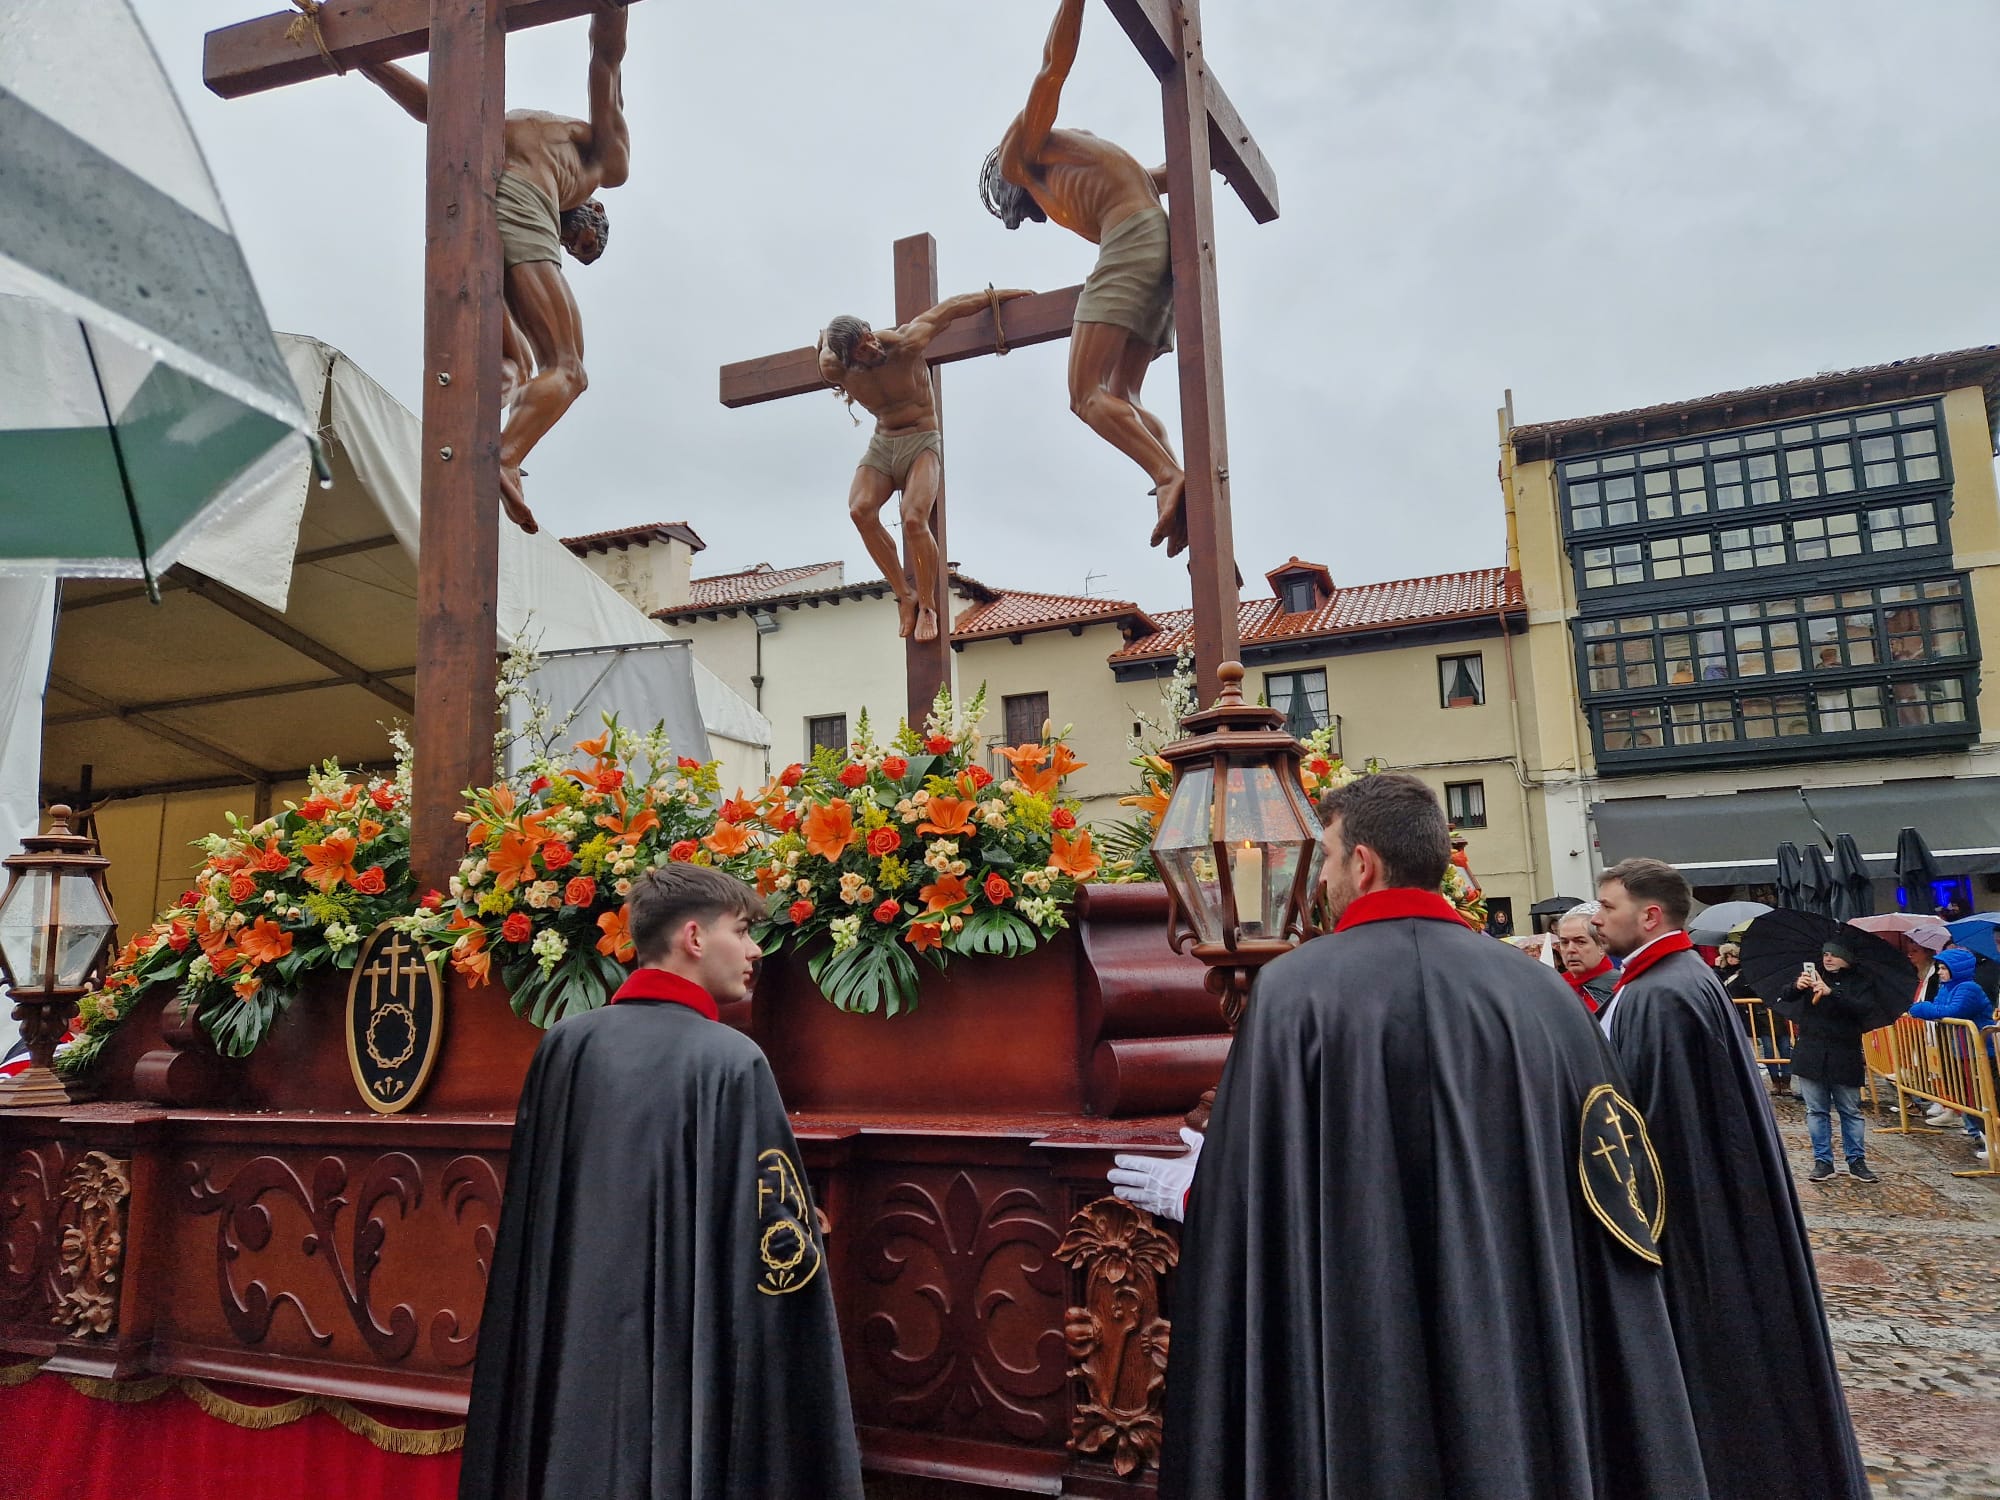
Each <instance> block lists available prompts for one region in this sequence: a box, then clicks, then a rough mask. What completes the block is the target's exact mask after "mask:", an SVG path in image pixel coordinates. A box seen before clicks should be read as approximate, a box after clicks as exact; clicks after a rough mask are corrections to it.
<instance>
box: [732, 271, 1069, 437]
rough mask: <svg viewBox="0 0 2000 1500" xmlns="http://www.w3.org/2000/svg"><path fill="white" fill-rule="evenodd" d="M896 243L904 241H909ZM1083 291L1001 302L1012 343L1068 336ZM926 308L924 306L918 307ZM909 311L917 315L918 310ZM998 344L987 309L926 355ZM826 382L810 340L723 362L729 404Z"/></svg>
mask: <svg viewBox="0 0 2000 1500" xmlns="http://www.w3.org/2000/svg"><path fill="white" fill-rule="evenodd" d="M896 243H897V244H899V245H900V244H902V243H904V241H901V240H898V241H897V242H896ZM1082 291H1083V288H1082V287H1081V286H1066V287H1063V288H1062V289H1061V290H1060V291H1054V292H1037V293H1036V294H1035V295H1034V296H1032V297H1020V298H1017V299H1016V300H1014V301H1012V302H1009V303H1007V304H1005V306H1003V307H1002V308H1001V314H1000V327H1001V331H1002V332H1003V333H1004V334H1005V335H1006V340H1007V347H1008V348H1009V349H1017V348H1022V347H1025V346H1026V345H1029V344H1046V343H1050V342H1053V341H1054V340H1056V339H1066V338H1068V337H1069V332H1070V328H1071V326H1072V325H1073V324H1074V323H1075V322H1076V299H1077V296H1078V294H1079V293H1081V292H1082ZM925 310H926V309H924V308H921V307H920V308H918V309H917V312H923V311H925ZM909 316H910V317H912V318H913V317H915V316H916V313H911V314H910V315H909ZM896 321H897V322H899V323H906V322H908V321H909V318H906V317H904V316H902V314H901V313H898V314H897V318H896ZM993 350H994V339H993V317H992V314H990V313H986V314H981V315H980V316H978V317H972V318H961V319H960V320H959V321H958V322H956V323H954V324H952V325H951V327H949V328H947V329H945V331H944V332H943V333H941V334H939V335H938V336H937V337H936V338H935V339H933V340H931V347H930V349H929V351H928V352H927V354H926V356H925V357H926V358H927V359H928V360H929V361H930V364H931V367H932V368H933V369H935V368H936V367H937V366H939V365H948V364H953V363H955V362H957V361H958V360H961V359H977V358H978V357H979V356H980V355H982V354H991V353H992V352H993ZM826 388H827V385H826V382H825V381H824V380H822V379H820V374H819V352H818V351H817V350H816V349H813V348H812V347H810V346H808V347H806V348H804V349H790V350H787V351H786V352H785V353H783V354H766V355H764V356H762V357H761V358H758V359H745V360H739V361H738V362H737V363H735V364H733V365H724V366H723V367H722V404H723V405H724V406H732V407H733V406H755V405H756V404H757V403H758V402H760V401H779V400H783V399H784V398H785V397H787V396H803V395H806V394H808V393H809V392H812V391H823V390H825V389H826Z"/></svg>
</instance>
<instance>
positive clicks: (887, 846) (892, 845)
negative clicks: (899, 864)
mask: <svg viewBox="0 0 2000 1500" xmlns="http://www.w3.org/2000/svg"><path fill="white" fill-rule="evenodd" d="M902 847H903V836H902V835H901V834H900V833H898V832H896V830H895V829H893V828H878V829H876V830H875V831H874V832H873V833H871V834H869V835H868V852H869V853H870V854H872V855H874V856H876V857H877V858H878V859H879V858H880V857H881V856H883V855H884V854H894V853H895V852H896V851H897V850H898V849H900V848H902Z"/></svg>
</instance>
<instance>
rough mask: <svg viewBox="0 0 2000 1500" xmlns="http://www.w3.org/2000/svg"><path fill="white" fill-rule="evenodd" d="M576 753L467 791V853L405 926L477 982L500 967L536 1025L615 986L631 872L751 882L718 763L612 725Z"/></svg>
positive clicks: (595, 1001)
mask: <svg viewBox="0 0 2000 1500" xmlns="http://www.w3.org/2000/svg"><path fill="white" fill-rule="evenodd" d="M576 750H577V751H578V752H579V753H580V754H581V755H582V756H583V757H585V758H587V759H588V761H589V765H588V766H585V767H578V766H576V765H573V764H571V763H570V761H571V757H569V756H567V755H564V756H561V757H556V756H553V755H551V754H549V753H548V752H547V751H546V750H544V751H542V752H541V753H538V754H535V755H533V756H531V757H530V758H529V759H528V761H527V762H526V764H525V765H524V766H523V767H522V770H521V772H520V774H519V777H518V783H516V782H496V783H495V784H494V785H492V786H487V787H479V788H475V789H474V790H472V791H469V792H467V793H466V794H465V802H466V805H465V807H464V809H463V810H461V811H460V812H459V813H458V815H457V816H458V820H459V821H460V822H461V823H463V824H465V825H466V830H465V840H466V854H465V858H464V860H463V861H462V862H461V863H460V865H459V868H458V873H457V874H456V875H454V876H452V877H451V889H450V891H449V893H448V894H439V893H435V892H433V893H432V894H431V895H430V896H428V897H426V899H425V902H424V904H423V905H422V906H421V907H419V908H418V909H417V911H416V913H415V914H414V915H413V916H411V917H409V918H408V919H407V920H406V921H405V922H404V924H403V926H404V929H405V930H406V931H408V932H409V933H411V935H413V936H414V937H416V938H417V939H418V940H419V941H420V942H422V943H423V944H424V945H425V946H426V947H427V948H429V949H430V950H431V951H432V952H433V953H442V952H444V951H447V950H448V951H449V953H450V956H451V963H452V967H453V968H455V969H457V970H458V971H459V972H460V973H461V974H464V975H466V976H467V977H468V978H469V979H470V980H471V981H472V983H473V984H475V985H483V984H486V983H488V982H490V981H491V979H492V977H493V970H494V966H495V965H496V964H498V966H499V970H500V977H501V978H502V980H504V981H505V983H506V986H507V989H508V994H509V998H510V999H511V1001H512V1003H513V1006H514V1009H515V1010H516V1011H517V1012H519V1013H520V1014H521V1015H523V1016H525V1017H527V1018H528V1019H529V1020H530V1021H533V1022H534V1023H535V1024H536V1025H537V1026H553V1025H554V1024H555V1023H556V1022H557V1021H560V1020H561V1019H562V1018H563V1017H564V1016H567V1015H571V1014H574V1013H576V1012H579V1011H585V1010H593V1009H595V1008H596V1007H597V1006H600V1005H602V1004H604V1002H605V1001H606V1000H608V999H610V998H611V995H612V992H613V991H615V990H616V989H617V988H618V986H619V985H620V984H621V983H623V982H624V979H625V973H626V966H627V965H628V964H630V962H631V960H632V956H633V954H632V939H631V936H630V934H629V933H628V932H627V931H626V923H625V913H624V902H625V893H626V891H628V890H630V889H631V885H632V882H633V880H634V879H636V878H637V877H638V876H640V875H642V874H644V873H645V872H646V871H647V870H650V869H651V868H653V866H654V865H657V864H664V863H666V862H668V861H670V860H697V859H698V860H699V861H700V862H701V863H704V864H711V863H713V864H720V865H724V866H725V867H728V868H732V869H733V870H735V872H736V873H738V874H743V875H747V869H746V868H745V866H744V865H743V862H742V860H741V858H740V856H741V855H742V854H743V853H744V852H745V850H746V849H747V847H748V843H749V840H748V837H747V836H746V835H744V834H743V833H742V831H741V829H740V827H739V826H738V825H736V824H734V823H732V822H731V819H730V813H731V811H732V809H733V808H734V807H735V806H736V804H735V803H733V802H732V803H725V804H724V805H723V809H722V813H721V816H720V817H718V815H717V813H716V810H715V807H716V802H717V800H718V796H719V792H720V780H719V773H718V772H717V769H716V766H715V763H714V762H712V761H711V762H707V763H704V762H701V761H697V760H692V759H689V758H688V757H686V756H677V755H675V754H674V752H673V748H672V746H671V745H670V744H669V743H668V740H667V734H666V730H665V728H664V726H662V725H658V724H656V725H654V726H653V728H652V729H651V730H650V731H648V732H647V733H645V734H638V733H635V732H633V731H632V730H629V729H625V728H622V727H621V726H620V725H619V723H618V720H617V719H616V717H615V716H613V717H607V718H606V719H605V721H604V731H603V733H601V734H599V735H597V736H595V737H593V738H591V739H586V740H580V741H578V742H577V744H576Z"/></svg>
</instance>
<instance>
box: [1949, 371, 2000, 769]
mask: <svg viewBox="0 0 2000 1500" xmlns="http://www.w3.org/2000/svg"><path fill="white" fill-rule="evenodd" d="M1944 425H1945V432H1946V435H1947V440H1948V441H1949V443H1950V445H1951V470H1952V486H1951V554H1952V561H1953V562H1955V563H1956V564H1957V565H1958V566H1959V567H1961V568H1964V569H1965V570H1967V572H1968V573H1970V574H1971V583H1970V587H1971V592H1972V618H1973V622H1974V624H1975V625H1976V626H1977V627H1978V631H1979V651H1980V663H1979V690H1980V691H1979V743H1980V745H1981V747H1982V748H1983V747H1986V746H1991V745H2000V484H1996V483H1995V480H1994V474H1993V436H1992V433H1991V431H1990V429H1989V428H1988V427H1987V423H1986V402H1985V398H1984V397H1983V396H1982V395H1981V393H1980V392H1979V391H1978V390H1977V389H1976V388H1974V387H1971V386H1967V387H1965V388H1963V389H1960V390H1956V391H1952V392H1949V393H1948V394H1947V395H1946V396H1945V398H1944Z"/></svg>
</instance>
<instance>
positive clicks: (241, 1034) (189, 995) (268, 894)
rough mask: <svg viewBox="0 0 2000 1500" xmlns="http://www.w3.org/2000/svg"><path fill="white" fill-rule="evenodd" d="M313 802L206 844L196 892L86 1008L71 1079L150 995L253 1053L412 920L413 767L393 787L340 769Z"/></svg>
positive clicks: (69, 1051) (119, 965) (226, 1046)
mask: <svg viewBox="0 0 2000 1500" xmlns="http://www.w3.org/2000/svg"><path fill="white" fill-rule="evenodd" d="M308 793H309V795H308V796H307V798H306V800H305V801H304V802H301V803H292V802H288V803H286V804H285V810H284V811H283V812H281V813H277V814H274V815H273V816H271V817H268V818H265V819H264V820H263V821H261V822H258V823H253V824H248V825H246V824H244V823H243V822H242V821H241V820H240V819H239V818H237V817H236V816H235V815H234V814H231V815H230V818H229V828H230V831H229V832H228V833H227V834H209V835H207V836H206V837H204V838H202V839H200V840H199V841H197V843H196V845H195V847H196V848H198V849H200V850H201V851H202V853H203V855H204V856H205V858H204V860H203V863H202V866H201V869H200V870H199V871H198V872H197V873H196V875H195V877H194V881H193V884H191V885H190V886H189V887H188V889H187V890H186V891H184V892H182V893H181V896H180V899H179V900H177V901H176V902H174V904H173V905H172V906H170V907H168V908H167V909H166V910H165V911H163V912H161V913H160V915H159V916H158V917H157V918H156V919H155V920H154V921H153V923H152V925H151V926H149V927H147V928H146V930H145V931H143V932H140V933H138V934H136V935H135V936H134V937H133V938H132V939H131V940H130V941H128V942H127V943H126V944H125V945H124V947H122V948H121V949H120V950H119V951H118V953H117V955H116V957H115V958H114V959H113V960H112V962H111V965H110V966H109V968H108V969H107V971H106V973H105V977H104V982H103V984H102V986H101V987H100V988H98V989H97V990H95V991H93V992H91V993H90V994H87V995H85V996H84V997H83V999H82V1000H81V1001H80V1002H79V1004H78V1006H77V1029H78V1039H77V1040H76V1041H75V1042H73V1043H72V1044H71V1045H70V1046H69V1047H67V1048H66V1049H65V1050H64V1052H63V1054H62V1056H61V1064H62V1067H63V1069H64V1071H66V1072H72V1073H74V1072H79V1071H81V1070H82V1069H84V1068H86V1067H88V1066H89V1065H90V1063H91V1062H92V1061H93V1060H94V1059H95V1058H96V1056H97V1054H98V1052H99V1051H101V1050H102V1048H103V1046H104V1043H105V1041H106V1040H107V1039H108V1038H109V1036H110V1034H111V1033H112V1032H113V1031H114V1030H116V1029H117V1027H118V1025H119V1023H120V1022H121V1021H123V1020H124V1019H125V1017H126V1016H127V1015H128V1014H129V1013H130V1011H131V1009H132V1007H133V1005H134V1004H135V1003H136V1002H137V1000H138V999H139V997H140V996H141V995H143V994H144V993H145V992H146V991H148V990H149V989H152V988H153V987H154V986H156V985H162V984H172V985H174V986H175V987H176V989H177V991H178V993H179V996H180V1002H181V1004H182V1005H183V1006H185V1007H189V1008H192V1009H193V1010H194V1012H195V1018H196V1020H197V1021H198V1023H199V1024H200V1025H201V1028H202V1029H203V1030H204V1031H206V1032H207V1033H208V1035H209V1037H210V1039H211V1040H213V1041H214V1043H215V1046H216V1050H217V1051H219V1052H221V1053H223V1054H224V1055H225V1056H229V1057H243V1056H245V1055H247V1054H248V1053H249V1052H250V1051H251V1050H252V1049H254V1048H255V1047H256V1046H257V1044H258V1043H259V1042H261V1041H262V1040H263V1039H264V1035H265V1033H266V1032H268V1031H269V1030H270V1029H271V1024H272V1022H274V1021H275V1020H276V1019H277V1018H278V1016H279V1014H280V1013H281V1012H283V1011H284V1010H285V1008H286V1007H287V1006H289V1005H290V1004H291V1003H292V1001H293V1000H294V999H295V998H297V996H298V993H299V990H300V988H301V987H302V986H303V984H304V982H305V980H306V979H307V977H308V976H310V975H312V974H314V973H317V972H319V971H320V970H323V969H347V968H352V967H353V965H354V960H355V957H356V955H357V954H358V953H359V952H360V947H361V940H362V939H363V938H365V937H366V936H367V935H368V934H369V933H370V932H372V931H374V929H375V928H376V926H377V925H379V924H380V923H382V922H383V921H386V920H388V919H389V918H391V917H394V916H398V915H401V914H403V913H406V912H408V911H409V910H410V907H411V898H412V891H411V888H410V822H409V779H408V760H407V757H404V758H402V760H401V764H400V767H399V770H398V773H397V775H396V776H395V777H394V778H391V779H386V780H369V781H363V780H356V779H352V778H350V777H348V776H347V775H346V774H345V773H343V772H342V771H341V770H340V769H339V768H338V767H337V766H335V765H333V764H332V763H331V762H329V763H328V764H327V765H326V766H324V767H323V768H321V769H320V770H318V771H316V772H314V773H313V774H312V776H311V778H310V780H309V782H308Z"/></svg>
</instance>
